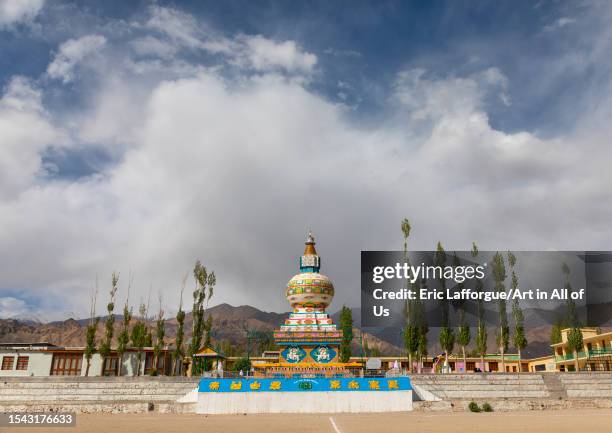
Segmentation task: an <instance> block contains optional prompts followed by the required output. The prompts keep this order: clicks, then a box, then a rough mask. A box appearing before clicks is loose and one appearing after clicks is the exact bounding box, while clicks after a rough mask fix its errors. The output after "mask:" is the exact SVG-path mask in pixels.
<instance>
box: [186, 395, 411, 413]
mask: <svg viewBox="0 0 612 433" xmlns="http://www.w3.org/2000/svg"><path fill="white" fill-rule="evenodd" d="M410 410H412V391H392V392H384V391H346V392H343V391H329V392H223V393H221V392H220V393H213V392H201V393H199V396H198V403H197V409H196V412H197V413H202V414H235V413H342V412H348V413H364V412H405V411H410Z"/></svg>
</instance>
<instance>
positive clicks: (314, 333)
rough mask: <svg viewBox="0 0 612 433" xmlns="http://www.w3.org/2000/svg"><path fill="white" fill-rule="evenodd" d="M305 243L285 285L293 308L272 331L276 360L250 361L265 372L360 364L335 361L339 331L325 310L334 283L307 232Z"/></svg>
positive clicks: (332, 370)
mask: <svg viewBox="0 0 612 433" xmlns="http://www.w3.org/2000/svg"><path fill="white" fill-rule="evenodd" d="M305 244H306V248H305V249H304V254H303V255H302V256H301V257H300V273H298V274H297V275H295V276H294V277H293V278H291V279H290V280H289V282H288V283H287V288H286V289H285V296H286V298H287V301H289V304H290V305H291V308H292V309H293V311H292V312H291V313H290V314H289V317H288V318H287V319H285V323H284V324H283V325H281V327H280V329H277V330H275V331H274V340H275V342H276V345H277V346H278V347H279V349H280V357H279V362H277V363H266V364H260V365H259V366H258V365H254V367H256V368H257V367H259V368H260V369H262V368H263V370H265V373H267V374H270V373H281V374H293V373H300V374H305V373H314V374H319V373H324V374H338V373H346V372H348V370H347V368H348V367H354V368H359V367H361V364H360V363H341V362H339V352H340V351H339V347H340V343H341V341H342V331H341V330H338V329H337V328H336V325H335V324H334V323H333V321H332V319H331V317H329V315H328V314H327V312H326V309H327V307H328V306H329V304H331V302H332V299H333V297H334V285H333V284H332V282H331V280H330V279H329V278H328V277H326V276H325V275H323V274H321V273H320V272H319V271H320V269H321V258H320V257H319V255H318V254H317V251H316V249H315V239H314V236H313V235H312V233H311V232H309V233H308V236H307V238H306V242H305Z"/></svg>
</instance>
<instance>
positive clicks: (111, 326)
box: [100, 272, 121, 374]
mask: <svg viewBox="0 0 612 433" xmlns="http://www.w3.org/2000/svg"><path fill="white" fill-rule="evenodd" d="M118 283H119V274H117V273H115V272H113V274H112V276H111V289H110V301H109V303H108V304H107V305H106V311H107V313H108V314H107V316H106V322H105V323H104V340H102V343H101V344H100V357H101V358H102V366H101V374H103V373H104V362H105V360H106V358H107V357H108V356H110V353H111V345H112V342H113V333H114V331H115V315H114V314H113V311H114V310H115V295H116V294H117V284H118ZM118 367H119V369H121V363H119V366H118Z"/></svg>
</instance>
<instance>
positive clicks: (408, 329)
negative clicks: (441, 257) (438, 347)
mask: <svg viewBox="0 0 612 433" xmlns="http://www.w3.org/2000/svg"><path fill="white" fill-rule="evenodd" d="M401 229H402V234H403V236H404V263H407V264H410V260H409V259H408V237H409V236H410V230H412V227H411V226H410V221H408V218H404V219H403V220H402V222H401ZM405 284H406V289H409V288H410V284H409V282H408V280H406V283H405ZM404 317H405V320H406V325H405V327H404V330H403V338H404V347H405V348H406V353H407V354H408V371H409V372H410V371H412V364H413V362H412V361H413V356H414V354H415V353H416V351H417V349H418V345H419V333H418V331H419V330H418V328H417V326H416V323H415V311H414V302H413V301H412V300H407V301H406V303H405V305H404Z"/></svg>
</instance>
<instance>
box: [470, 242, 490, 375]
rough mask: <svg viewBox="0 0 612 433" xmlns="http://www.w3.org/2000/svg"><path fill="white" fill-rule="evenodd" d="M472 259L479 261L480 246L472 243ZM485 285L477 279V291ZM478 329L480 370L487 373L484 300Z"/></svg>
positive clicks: (477, 341)
mask: <svg viewBox="0 0 612 433" xmlns="http://www.w3.org/2000/svg"><path fill="white" fill-rule="evenodd" d="M472 257H473V258H474V260H475V261H477V260H478V246H477V245H476V242H472ZM482 290H483V284H482V280H481V279H480V278H477V279H476V291H477V292H478V293H480V292H482ZM477 310H478V311H477V314H478V328H477V330H476V352H477V353H478V355H479V356H480V368H481V369H482V371H485V363H484V357H485V355H486V354H487V327H486V324H485V320H484V305H483V301H482V299H478V302H477Z"/></svg>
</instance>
